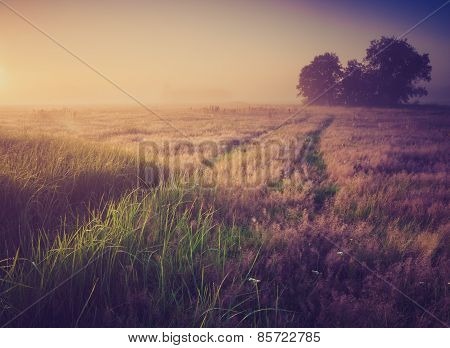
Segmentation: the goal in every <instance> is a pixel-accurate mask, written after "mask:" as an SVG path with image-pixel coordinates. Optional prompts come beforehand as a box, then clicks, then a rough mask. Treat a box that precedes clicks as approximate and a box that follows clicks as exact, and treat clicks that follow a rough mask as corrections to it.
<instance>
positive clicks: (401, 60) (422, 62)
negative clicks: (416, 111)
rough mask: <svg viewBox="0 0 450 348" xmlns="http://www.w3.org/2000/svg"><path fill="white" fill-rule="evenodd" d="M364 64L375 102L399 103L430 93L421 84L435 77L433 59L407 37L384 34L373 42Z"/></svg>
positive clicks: (373, 101)
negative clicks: (432, 75) (419, 51)
mask: <svg viewBox="0 0 450 348" xmlns="http://www.w3.org/2000/svg"><path fill="white" fill-rule="evenodd" d="M364 63H365V66H366V75H365V76H364V78H365V79H366V80H367V81H368V84H367V87H368V88H369V91H368V92H369V94H370V97H371V98H370V99H371V100H370V102H371V104H376V105H395V104H399V103H406V102H408V100H409V99H410V98H412V97H421V96H424V95H427V94H428V93H427V90H426V89H425V88H424V87H422V86H418V83H420V82H422V81H430V80H431V65H430V58H429V56H428V54H426V53H425V54H419V53H418V52H417V51H416V49H415V48H414V47H413V46H411V45H410V44H409V43H408V42H407V40H406V39H396V38H394V37H384V36H383V37H381V38H380V39H379V40H373V41H371V42H370V46H369V48H368V49H367V50H366V57H365V58H364Z"/></svg>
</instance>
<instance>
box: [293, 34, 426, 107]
mask: <svg viewBox="0 0 450 348" xmlns="http://www.w3.org/2000/svg"><path fill="white" fill-rule="evenodd" d="M430 80H431V65H430V58H429V55H428V54H427V53H425V54H419V53H418V52H417V51H416V49H415V48H414V47H413V46H411V45H410V44H409V43H408V42H407V40H406V39H396V38H394V37H385V36H383V37H381V38H380V39H378V40H373V41H371V42H370V46H369V48H367V50H366V56H365V57H364V59H363V61H362V62H358V61H357V60H356V59H354V60H350V61H349V62H348V63H347V66H346V67H342V65H341V63H340V61H339V58H338V56H337V55H336V54H334V53H324V54H322V55H319V56H316V57H315V58H314V60H313V61H312V62H311V63H310V64H308V65H306V66H305V67H303V69H302V70H301V72H300V76H299V81H298V85H297V90H298V95H299V96H302V97H304V98H305V99H306V102H308V103H311V104H322V105H370V106H390V105H398V104H402V103H407V102H408V101H409V100H410V99H411V98H413V97H422V96H425V95H427V94H428V92H427V90H426V89H425V87H423V86H420V85H419V84H420V82H422V81H427V82H429V81H430Z"/></svg>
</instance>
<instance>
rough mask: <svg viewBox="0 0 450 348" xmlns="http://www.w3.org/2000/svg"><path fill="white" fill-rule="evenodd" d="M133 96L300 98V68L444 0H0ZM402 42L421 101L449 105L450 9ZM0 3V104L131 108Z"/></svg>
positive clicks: (357, 49) (352, 51) (343, 52)
mask: <svg viewBox="0 0 450 348" xmlns="http://www.w3.org/2000/svg"><path fill="white" fill-rule="evenodd" d="M1 1H2V2H3V1H5V2H7V3H9V4H10V5H11V6H12V7H14V8H15V9H17V10H18V11H19V12H21V13H22V14H23V15H25V16H26V17H28V18H29V19H30V20H31V21H32V22H33V23H34V24H35V25H37V26H39V27H40V28H41V29H43V30H44V31H45V32H47V33H48V34H49V35H51V36H52V37H53V38H54V39H55V40H57V41H58V42H60V43H61V44H62V45H63V46H65V47H66V48H67V49H69V50H70V51H72V52H74V53H75V54H77V55H78V56H80V57H81V58H82V59H84V60H85V61H87V62H88V63H89V64H91V65H92V66H94V67H95V68H97V69H98V70H100V71H101V72H102V73H104V74H105V75H106V76H107V77H108V78H110V79H112V80H114V81H115V82H117V83H118V84H119V85H120V86H121V87H123V88H124V89H125V90H127V91H129V92H130V93H131V94H133V95H134V96H136V97H137V98H138V99H140V100H142V101H143V102H146V103H149V104H155V103H174V102H178V103H185V102H207V103H212V102H227V101H231V102H234V101H243V102H260V103H286V102H287V103H291V102H297V101H298V99H297V98H296V90H295V85H296V83H297V78H298V73H299V71H300V69H301V68H302V66H304V65H305V64H308V63H309V62H310V61H311V60H312V58H313V57H314V56H315V55H317V54H320V53H323V52H325V51H332V52H336V53H337V54H338V55H339V57H340V58H341V61H342V63H343V64H345V63H346V62H347V60H349V59H351V58H358V59H360V58H362V57H363V56H364V54H365V49H366V47H367V46H368V44H369V41H370V40H371V39H374V38H378V37H380V36H381V35H399V34H401V33H403V32H404V31H405V30H407V29H408V28H410V27H411V26H413V25H414V24H416V23H417V22H418V21H419V20H421V19H422V18H423V17H425V16H426V15H428V14H429V13H430V12H432V11H433V10H434V9H436V8H437V7H439V6H440V5H442V4H443V3H444V2H445V1H444V0H440V1H437V0H436V1H434V0H428V1H418V2H414V1H384V0H381V1H376V2H373V3H370V4H369V2H365V1H351V0H347V1H332V0H329V1H326V0H324V1H320V0H316V1H313V0H305V1H302V0H297V1H294V0H277V1H264V0H259V1H256V0H254V1H250V0H249V1H244V0H241V1H233V0H231V1H230V0H228V1H214V0H210V1H200V0H198V1H190V0H180V1H171V0H165V1H159V0H158V1H154V0H148V1H143V0H108V1H106V0H97V1H94V0H91V1H87V0H86V1H85V0H78V1H74V0H54V1H53V0H42V1H41V0H34V1H31V0H1ZM408 39H409V41H410V42H411V43H412V44H413V45H414V46H415V47H416V48H417V49H418V50H419V52H428V53H430V58H431V63H432V66H433V72H432V79H433V80H432V83H431V84H430V85H429V90H430V97H429V98H428V100H429V101H441V102H443V101H446V102H450V79H449V78H450V66H449V64H448V62H450V4H449V5H448V6H446V7H445V8H444V9H442V10H441V11H440V12H439V13H437V14H436V15H435V16H434V17H432V18H431V19H430V20H429V21H427V22H426V23H424V24H422V25H421V26H420V27H418V28H417V29H416V30H415V31H413V32H412V33H411V34H410V35H408ZM128 102H131V101H130V100H129V99H128V97H126V96H124V95H122V94H121V93H120V92H119V91H118V90H117V89H115V88H114V87H112V86H111V85H109V84H108V83H107V82H105V81H104V80H102V79H101V78H100V77H98V76H97V75H96V74H95V73H93V72H92V71H90V70H89V69H87V68H86V67H85V66H83V65H82V64H80V63H79V62H78V61H76V60H75V59H74V58H73V57H71V56H70V55H68V54H67V53H66V52H64V51H63V50H62V49H61V48H59V47H57V46H56V45H55V44H54V43H52V42H51V41H49V40H48V39H47V38H46V37H45V36H43V35H42V34H41V33H38V32H37V31H36V30H34V29H33V28H32V27H31V26H30V25H29V24H27V23H26V22H24V21H23V20H22V19H20V18H18V17H17V16H16V15H15V14H13V13H11V11H10V10H8V9H7V8H6V7H4V6H3V5H1V3H0V104H86V103H128Z"/></svg>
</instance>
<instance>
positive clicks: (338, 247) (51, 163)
mask: <svg viewBox="0 0 450 348" xmlns="http://www.w3.org/2000/svg"><path fill="white" fill-rule="evenodd" d="M154 111H155V112H156V113H157V114H158V115H160V117H161V118H162V119H163V120H161V119H158V118H155V117H154V116H153V115H150V114H149V113H148V112H146V111H145V110H141V109H137V108H132V107H96V108H94V107H84V108H82V107H78V108H43V109H33V108H24V107H22V108H19V107H17V108H13V107H10V108H6V107H5V108H2V109H1V110H0V124H1V129H0V243H1V244H0V274H1V275H0V326H8V327H124V326H125V327H216V326H219V327H442V326H448V323H449V319H450V308H449V297H448V296H449V278H448V276H449V273H448V272H449V269H450V267H449V266H450V265H449V242H450V240H449V238H450V237H449V236H450V234H449V232H450V221H449V219H448V216H450V214H449V201H450V185H449V179H448V173H449V172H450V170H449V169H450V168H449V165H450V161H449V153H450V141H449V139H450V138H449V135H450V134H449V131H450V109H449V108H445V107H431V106H430V107H425V106H423V107H405V108H394V109H386V108H384V109H381V108H380V109H378V108H357V107H354V108H344V107H308V108H306V109H301V108H300V106H295V105H290V106H289V105H285V106H280V105H246V104H242V105H241V104H238V105H228V106H220V107H219V106H205V107H172V108H156V109H154Z"/></svg>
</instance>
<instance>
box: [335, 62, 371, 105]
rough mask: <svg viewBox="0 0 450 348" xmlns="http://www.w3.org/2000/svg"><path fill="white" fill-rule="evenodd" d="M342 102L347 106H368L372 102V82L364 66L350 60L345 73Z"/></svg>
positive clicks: (342, 84)
mask: <svg viewBox="0 0 450 348" xmlns="http://www.w3.org/2000/svg"><path fill="white" fill-rule="evenodd" d="M343 76H344V78H343V80H342V82H341V86H340V90H341V94H340V101H341V102H342V104H345V105H367V104H368V103H369V100H370V89H369V85H370V81H369V76H368V73H367V69H366V67H365V66H364V64H362V63H360V62H358V61H357V60H356V59H353V60H349V61H348V63H347V67H346V68H345V69H344V72H343Z"/></svg>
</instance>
